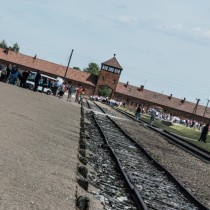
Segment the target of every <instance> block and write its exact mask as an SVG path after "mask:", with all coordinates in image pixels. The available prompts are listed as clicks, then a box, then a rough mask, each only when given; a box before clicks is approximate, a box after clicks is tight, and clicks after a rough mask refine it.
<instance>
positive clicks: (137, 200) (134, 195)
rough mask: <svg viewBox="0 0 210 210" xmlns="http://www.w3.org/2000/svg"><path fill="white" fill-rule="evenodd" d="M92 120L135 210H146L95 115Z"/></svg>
mask: <svg viewBox="0 0 210 210" xmlns="http://www.w3.org/2000/svg"><path fill="white" fill-rule="evenodd" d="M93 114H94V113H93ZM93 118H94V120H95V123H96V125H97V127H98V129H99V131H100V133H101V134H102V136H103V139H104V141H105V143H106V144H107V145H108V148H109V150H110V151H111V153H112V155H113V157H114V158H115V161H116V162H117V165H118V167H119V169H120V171H121V173H122V175H123V178H124V180H125V182H126V184H127V186H128V188H129V191H130V193H131V196H132V198H133V199H134V201H135V204H136V205H137V208H138V209H139V210H148V208H147V206H146V205H145V203H144V201H143V199H142V198H141V196H140V194H139V192H138V191H137V190H136V189H135V187H134V186H133V185H132V183H131V182H130V180H129V178H128V176H127V174H126V173H125V171H124V170H123V166H122V164H121V163H120V160H119V158H118V157H117V155H116V153H115V151H114V150H113V149H112V147H111V146H110V144H109V142H108V140H107V138H106V136H105V134H104V132H103V130H102V129H101V127H100V125H99V124H98V122H97V120H96V118H95V115H93Z"/></svg>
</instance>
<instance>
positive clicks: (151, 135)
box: [100, 104, 210, 208]
mask: <svg viewBox="0 0 210 210" xmlns="http://www.w3.org/2000/svg"><path fill="white" fill-rule="evenodd" d="M100 105H101V104H100ZM104 107H105V108H107V109H109V113H112V114H113V115H115V116H117V117H119V118H123V119H118V118H113V120H114V121H115V122H116V123H117V124H118V125H120V127H121V128H123V129H124V130H125V131H126V132H127V133H128V135H130V136H131V137H132V138H134V139H135V140H136V141H137V142H138V143H139V144H140V145H141V146H142V147H143V148H145V150H146V151H147V152H148V153H149V154H150V155H151V156H153V157H154V158H155V159H156V160H158V162H159V163H160V164H162V165H163V166H164V167H165V168H166V169H168V171H170V172H171V173H172V174H173V175H174V176H175V177H176V178H177V179H178V180H179V181H180V182H181V183H183V185H184V186H185V187H186V188H187V189H188V190H189V191H190V192H192V194H193V195H195V196H196V197H197V198H198V199H199V200H200V201H201V202H202V203H203V204H205V205H206V206H208V207H209V208H210V165H209V164H207V163H205V162H204V161H202V160H200V159H199V158H196V157H194V156H193V155H191V154H189V153H187V152H185V151H183V150H182V149H180V148H178V147H176V146H174V145H173V144H170V143H168V141H167V140H165V138H164V137H162V136H160V135H159V134H157V133H156V132H154V131H152V130H150V129H149V128H147V127H143V126H140V125H139V124H138V123H136V122H133V121H131V120H128V121H125V117H124V115H122V114H120V113H119V112H117V111H115V110H113V109H111V108H110V107H108V106H104ZM140 139H141V140H140Z"/></svg>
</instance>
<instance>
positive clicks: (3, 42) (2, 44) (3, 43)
mask: <svg viewBox="0 0 210 210" xmlns="http://www.w3.org/2000/svg"><path fill="white" fill-rule="evenodd" d="M0 47H1V48H4V49H6V48H8V47H7V43H6V42H5V40H4V39H3V40H2V41H1V42H0Z"/></svg>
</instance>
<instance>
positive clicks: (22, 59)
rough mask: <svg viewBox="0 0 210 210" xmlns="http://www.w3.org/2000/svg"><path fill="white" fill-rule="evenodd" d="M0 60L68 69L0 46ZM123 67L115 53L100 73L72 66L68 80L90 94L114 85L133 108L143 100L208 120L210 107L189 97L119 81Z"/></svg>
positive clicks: (54, 71) (58, 71)
mask: <svg viewBox="0 0 210 210" xmlns="http://www.w3.org/2000/svg"><path fill="white" fill-rule="evenodd" d="M0 63H1V64H3V65H7V64H9V63H11V64H16V65H18V66H19V67H20V68H21V69H27V70H31V71H37V70H40V71H41V72H42V73H45V74H48V75H50V76H54V77H57V76H60V77H63V76H64V74H65V71H66V67H65V66H62V65H58V64H55V63H52V62H48V61H45V60H42V59H39V58H37V57H30V56H27V55H23V54H21V53H16V52H12V51H8V53H5V52H4V50H3V49H1V48H0ZM122 70H123V68H122V67H121V66H120V64H119V62H118V61H117V59H116V57H115V55H114V57H113V58H112V59H110V60H108V61H106V62H103V63H102V64H101V71H100V74H99V76H98V77H97V76H94V75H91V74H89V73H87V72H83V71H78V70H75V69H72V68H69V69H68V72H67V75H66V80H67V81H71V82H72V84H73V85H74V86H76V85H78V84H82V85H83V86H84V88H85V89H86V94H87V95H88V96H90V95H93V94H97V93H98V89H99V88H100V87H101V86H107V87H109V88H111V89H112V95H111V97H112V98H113V99H115V100H117V101H126V104H127V106H128V107H129V108H130V109H135V108H136V107H137V105H138V104H143V106H144V107H145V108H146V109H149V107H151V106H158V107H162V108H163V110H164V111H165V112H168V113H172V114H175V115H178V116H183V117H187V118H193V119H196V120H198V121H204V122H209V119H210V108H208V107H205V106H202V105H198V106H196V104H195V103H192V102H189V101H187V100H186V98H184V99H179V98H175V97H173V96H172V95H170V96H168V95H164V94H160V93H157V92H154V91H150V90H146V89H144V86H140V87H136V86H133V85H130V84H129V83H128V82H127V83H126V84H124V83H122V82H120V81H119V79H120V75H121V72H122Z"/></svg>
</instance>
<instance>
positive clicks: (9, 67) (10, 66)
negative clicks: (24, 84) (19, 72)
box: [4, 64, 12, 82]
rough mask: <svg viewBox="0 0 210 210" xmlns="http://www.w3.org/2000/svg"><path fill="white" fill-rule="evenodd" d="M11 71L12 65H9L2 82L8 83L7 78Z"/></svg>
mask: <svg viewBox="0 0 210 210" xmlns="http://www.w3.org/2000/svg"><path fill="white" fill-rule="evenodd" d="M11 71H12V65H11V64H9V65H8V66H7V68H6V76H5V80H4V82H8V80H9V77H10V74H11Z"/></svg>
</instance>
